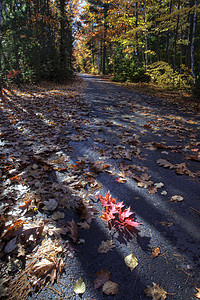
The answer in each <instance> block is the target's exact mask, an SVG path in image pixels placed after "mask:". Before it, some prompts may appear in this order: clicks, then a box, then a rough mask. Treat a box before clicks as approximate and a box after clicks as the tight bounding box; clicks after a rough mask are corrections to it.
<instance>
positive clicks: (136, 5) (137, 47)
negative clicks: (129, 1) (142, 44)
mask: <svg viewBox="0 0 200 300" xmlns="http://www.w3.org/2000/svg"><path fill="white" fill-rule="evenodd" d="M135 8H136V12H135V27H136V30H137V27H138V2H136V3H135ZM135 37H136V53H137V57H138V62H139V61H140V54H139V44H138V33H137V31H136V36H135Z"/></svg>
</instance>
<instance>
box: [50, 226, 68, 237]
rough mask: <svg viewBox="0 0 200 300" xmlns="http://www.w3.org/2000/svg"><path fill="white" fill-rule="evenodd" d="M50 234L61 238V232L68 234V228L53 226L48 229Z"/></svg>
mask: <svg viewBox="0 0 200 300" xmlns="http://www.w3.org/2000/svg"><path fill="white" fill-rule="evenodd" d="M47 231H48V233H49V235H54V236H55V237H56V238H58V239H60V238H61V234H63V235H66V234H67V231H68V229H67V228H64V227H57V228H52V229H48V230H47Z"/></svg>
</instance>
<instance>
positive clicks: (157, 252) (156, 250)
mask: <svg viewBox="0 0 200 300" xmlns="http://www.w3.org/2000/svg"><path fill="white" fill-rule="evenodd" d="M159 254H160V248H159V247H157V248H155V249H153V250H152V257H153V258H155V257H157V256H158V255H159Z"/></svg>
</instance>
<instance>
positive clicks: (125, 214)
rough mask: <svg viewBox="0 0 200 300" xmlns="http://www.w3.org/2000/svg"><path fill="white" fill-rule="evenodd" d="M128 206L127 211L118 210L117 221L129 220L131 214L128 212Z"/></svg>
mask: <svg viewBox="0 0 200 300" xmlns="http://www.w3.org/2000/svg"><path fill="white" fill-rule="evenodd" d="M130 209H131V208H130V206H129V208H127V209H124V211H122V209H120V210H119V220H120V221H124V219H125V218H129V217H130V216H131V215H132V214H133V212H131V211H130Z"/></svg>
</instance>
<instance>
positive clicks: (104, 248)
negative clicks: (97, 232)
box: [98, 240, 115, 253]
mask: <svg viewBox="0 0 200 300" xmlns="http://www.w3.org/2000/svg"><path fill="white" fill-rule="evenodd" d="M114 247H115V244H114V242H113V240H108V241H106V242H104V241H102V243H101V245H100V246H99V248H98V252H99V253H107V252H108V251H110V250H112V248H114Z"/></svg>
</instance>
